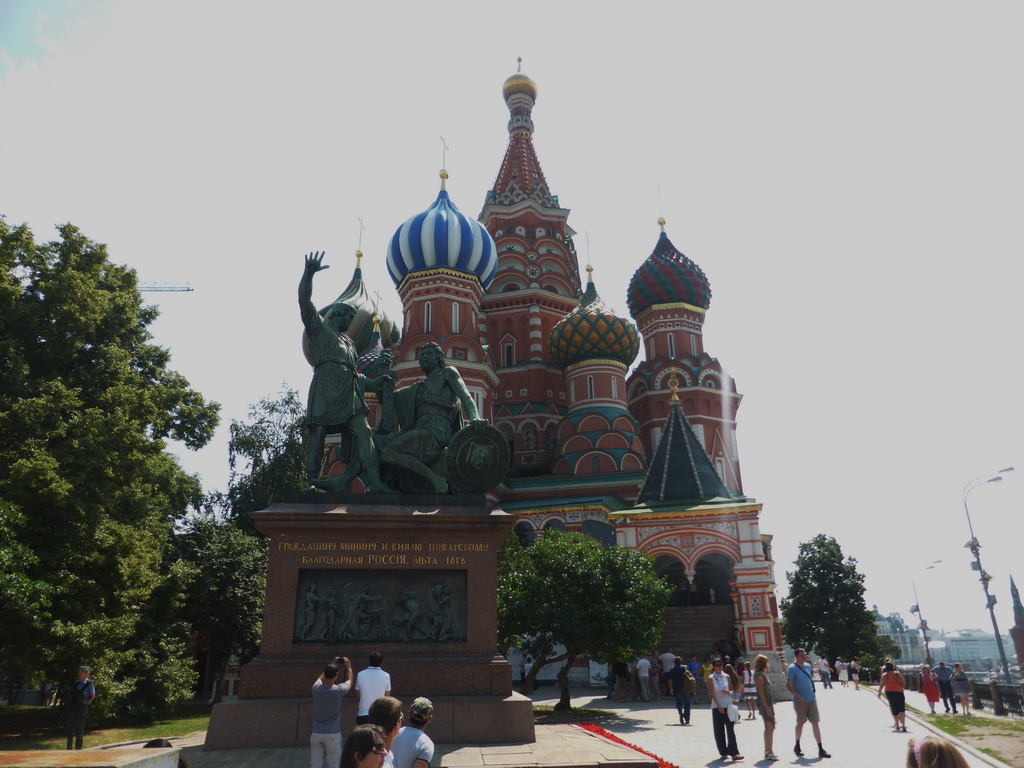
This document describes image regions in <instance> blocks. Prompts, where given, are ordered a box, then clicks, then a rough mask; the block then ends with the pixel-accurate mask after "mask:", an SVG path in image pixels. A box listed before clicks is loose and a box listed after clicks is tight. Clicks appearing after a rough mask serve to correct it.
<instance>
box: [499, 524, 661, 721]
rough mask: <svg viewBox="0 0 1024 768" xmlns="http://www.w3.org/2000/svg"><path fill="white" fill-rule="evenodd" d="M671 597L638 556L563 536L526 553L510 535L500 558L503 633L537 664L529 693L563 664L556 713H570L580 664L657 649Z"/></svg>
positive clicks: (546, 538) (554, 534)
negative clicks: (549, 668)
mask: <svg viewBox="0 0 1024 768" xmlns="http://www.w3.org/2000/svg"><path fill="white" fill-rule="evenodd" d="M671 592H672V587H671V586H670V585H669V584H667V583H666V582H665V581H663V580H662V579H660V578H659V577H658V576H657V575H656V574H655V572H654V563H653V561H652V560H651V558H650V557H648V556H647V555H645V554H643V553H641V552H637V551H635V550H632V549H624V548H620V547H602V546H601V544H600V543H599V542H597V541H595V540H594V539H592V538H591V537H589V536H586V535H584V534H581V533H563V532H559V531H548V532H545V533H544V535H543V536H541V537H540V538H539V539H537V541H535V542H534V543H533V544H531V545H530V546H529V547H527V548H525V549H523V547H522V545H521V544H520V543H519V540H518V538H517V537H516V536H515V534H512V535H511V536H509V538H508V540H507V541H506V544H505V545H504V546H503V547H502V550H501V553H500V559H499V577H498V634H499V637H500V638H501V639H502V642H503V643H507V644H509V645H516V646H518V647H519V648H521V649H522V650H523V651H524V652H526V653H528V654H530V655H531V656H533V657H534V659H535V660H536V662H535V664H534V666H533V669H531V670H530V674H529V675H527V678H526V680H525V683H524V692H526V691H529V690H531V689H532V687H533V681H534V679H536V676H537V673H538V672H539V671H540V669H541V667H543V666H545V665H547V664H552V663H556V662H564V665H563V667H562V669H561V670H560V671H559V673H558V680H559V685H560V688H561V699H560V701H559V702H558V704H557V705H556V709H563V710H567V709H570V708H571V707H570V704H569V683H568V675H569V669H570V668H571V667H572V664H573V662H574V661H575V660H576V658H577V657H578V656H580V655H581V654H588V655H590V656H592V657H594V658H595V659H598V660H613V659H617V658H620V657H625V656H626V655H629V654H635V653H637V652H638V651H641V652H642V651H649V650H650V649H652V648H654V647H655V646H656V645H657V644H658V641H659V640H660V638H661V631H662V627H663V625H664V614H665V608H666V606H667V605H668V598H669V595H670V594H671Z"/></svg>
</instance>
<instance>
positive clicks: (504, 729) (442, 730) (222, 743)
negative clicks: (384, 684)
mask: <svg viewBox="0 0 1024 768" xmlns="http://www.w3.org/2000/svg"><path fill="white" fill-rule="evenodd" d="M412 701H413V699H412V698H407V699H403V700H402V704H403V709H405V710H408V707H409V705H410V704H412ZM431 701H432V702H433V704H434V719H433V720H432V721H431V723H430V726H429V728H428V731H427V732H428V734H429V736H430V738H431V739H433V740H434V742H435V743H436V744H466V743H475V744H498V743H509V742H526V743H529V742H533V741H534V739H535V732H534V724H533V701H532V700H531V699H529V698H527V697H526V696H523V695H522V694H520V693H512V694H510V695H508V696H505V697H497V696H432V697H431ZM312 715H313V701H312V698H307V699H238V700H236V701H225V702H222V703H220V704H217V705H216V706H215V707H214V708H213V714H212V716H211V717H210V727H209V730H207V732H206V742H205V744H204V745H203V749H204V750H221V749H251V748H270V749H278V748H283V747H301V746H307V745H308V744H309V733H310V727H311V726H310V723H311V722H312ZM354 727H355V702H354V701H353V702H351V703H349V702H346V704H345V706H344V707H343V709H342V716H341V731H342V733H348V732H349V731H351V730H352V728H354Z"/></svg>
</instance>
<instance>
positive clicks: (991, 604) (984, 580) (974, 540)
mask: <svg viewBox="0 0 1024 768" xmlns="http://www.w3.org/2000/svg"><path fill="white" fill-rule="evenodd" d="M1006 472H1013V467H1006V468H1005V469H1000V470H999V471H998V472H996V473H995V474H994V475H983V476H982V477H976V478H974V479H973V480H971V481H970V482H968V483H967V485H965V486H964V492H963V502H964V514H965V515H967V530H969V531H970V533H971V540H970V541H968V542H967V543H966V544H964V548H966V549H969V550H971V554H972V555H974V565H973V568H974V570H976V571H977V572H978V574H979V580H980V581H981V588H982V590H984V592H985V606H986V607H987V608H988V613H989V616H991V617H992V631H993V632H995V634H996V646H997V647H998V648H999V660H1000V662H1002V665H1003V675H1005V676H1006V682H1008V683H1011V684H1012V683H1013V680H1012V679H1011V678H1010V665H1009V664H1008V663H1007V662H1006V651H1005V650H1003V638H1002V637H1001V636H1000V634H999V624H998V623H997V622H996V608H995V606H996V598H995V595H991V594H989V591H988V583H989V582H990V581H991V580H992V577H991V576H989V575H988V574H987V573H986V572H985V569H984V568H982V567H981V544H980V543H979V542H978V537H977V536H975V535H974V526H973V525H971V512H970V510H969V509H968V508H967V497H968V496H969V495H970V493H971V491H973V490H974V489H975V488H979V487H981V486H982V485H985V484H986V483H998V482H1000V481H1002V479H1003V474H1005V473H1006Z"/></svg>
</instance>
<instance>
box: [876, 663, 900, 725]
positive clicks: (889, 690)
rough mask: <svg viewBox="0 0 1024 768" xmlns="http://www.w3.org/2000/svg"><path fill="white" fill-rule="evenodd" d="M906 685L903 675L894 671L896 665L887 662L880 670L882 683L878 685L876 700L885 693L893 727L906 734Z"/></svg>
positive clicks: (896, 670)
mask: <svg viewBox="0 0 1024 768" xmlns="http://www.w3.org/2000/svg"><path fill="white" fill-rule="evenodd" d="M905 687H906V684H905V682H904V680H903V675H901V674H900V672H899V670H898V669H896V665H895V664H893V663H892V662H887V663H886V665H885V667H883V668H882V681H881V682H880V683H879V684H878V698H882V692H883V691H885V698H886V699H888V700H889V712H890V713H892V721H893V725H894V727H895V728H896V730H897V731H903V732H904V733H906V732H907V696H906V694H905V693H904V692H903V691H904V689H905Z"/></svg>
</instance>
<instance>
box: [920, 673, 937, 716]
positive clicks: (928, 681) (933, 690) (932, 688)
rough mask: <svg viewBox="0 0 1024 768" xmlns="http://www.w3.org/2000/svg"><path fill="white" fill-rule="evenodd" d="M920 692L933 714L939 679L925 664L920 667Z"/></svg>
mask: <svg viewBox="0 0 1024 768" xmlns="http://www.w3.org/2000/svg"><path fill="white" fill-rule="evenodd" d="M921 693H923V694H924V698H925V701H927V702H928V707H929V708H930V709H931V711H932V714H933V715H934V714H935V705H936V704H938V702H939V681H938V679H937V678H936V677H935V673H934V672H932V670H931V667H929V666H928V665H927V664H925V665H924V666H922V667H921Z"/></svg>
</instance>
